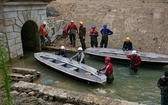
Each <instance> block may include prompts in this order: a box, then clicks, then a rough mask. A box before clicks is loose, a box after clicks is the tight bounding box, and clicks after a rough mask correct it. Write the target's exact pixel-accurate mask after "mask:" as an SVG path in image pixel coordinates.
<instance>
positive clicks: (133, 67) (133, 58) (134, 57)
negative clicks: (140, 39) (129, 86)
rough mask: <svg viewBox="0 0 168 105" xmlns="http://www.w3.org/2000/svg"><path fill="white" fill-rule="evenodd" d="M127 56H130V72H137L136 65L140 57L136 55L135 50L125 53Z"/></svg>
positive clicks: (139, 61)
mask: <svg viewBox="0 0 168 105" xmlns="http://www.w3.org/2000/svg"><path fill="white" fill-rule="evenodd" d="M126 57H127V58H130V60H131V61H130V70H131V73H135V74H136V73H137V72H138V66H139V65H140V64H141V58H140V56H138V54H137V52H136V50H133V51H132V54H128V55H126Z"/></svg>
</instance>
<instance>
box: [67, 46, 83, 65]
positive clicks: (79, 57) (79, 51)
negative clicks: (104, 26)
mask: <svg viewBox="0 0 168 105" xmlns="http://www.w3.org/2000/svg"><path fill="white" fill-rule="evenodd" d="M73 58H76V59H77V61H78V62H79V63H85V61H84V58H85V55H84V53H83V49H82V47H79V48H78V53H77V54H75V55H74V56H73V57H71V58H70V61H72V59H73Z"/></svg>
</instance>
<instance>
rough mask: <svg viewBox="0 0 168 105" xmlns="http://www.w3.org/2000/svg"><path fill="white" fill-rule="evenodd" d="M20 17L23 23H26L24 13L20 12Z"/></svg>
mask: <svg viewBox="0 0 168 105" xmlns="http://www.w3.org/2000/svg"><path fill="white" fill-rule="evenodd" d="M18 16H19V19H20V21H21V22H22V23H25V19H24V17H23V14H22V11H18Z"/></svg>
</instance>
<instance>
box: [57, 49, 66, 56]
mask: <svg viewBox="0 0 168 105" xmlns="http://www.w3.org/2000/svg"><path fill="white" fill-rule="evenodd" d="M57 55H59V56H62V57H67V52H66V51H65V47H64V46H61V48H60V51H59V52H58V54H57Z"/></svg>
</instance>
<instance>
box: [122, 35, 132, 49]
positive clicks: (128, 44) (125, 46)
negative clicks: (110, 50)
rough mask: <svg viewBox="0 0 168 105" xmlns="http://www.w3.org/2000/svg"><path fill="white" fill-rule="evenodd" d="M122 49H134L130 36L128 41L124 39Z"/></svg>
mask: <svg viewBox="0 0 168 105" xmlns="http://www.w3.org/2000/svg"><path fill="white" fill-rule="evenodd" d="M122 49H123V51H125V50H126V51H128V50H132V42H131V41H130V37H126V41H124V44H123V48H122Z"/></svg>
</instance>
